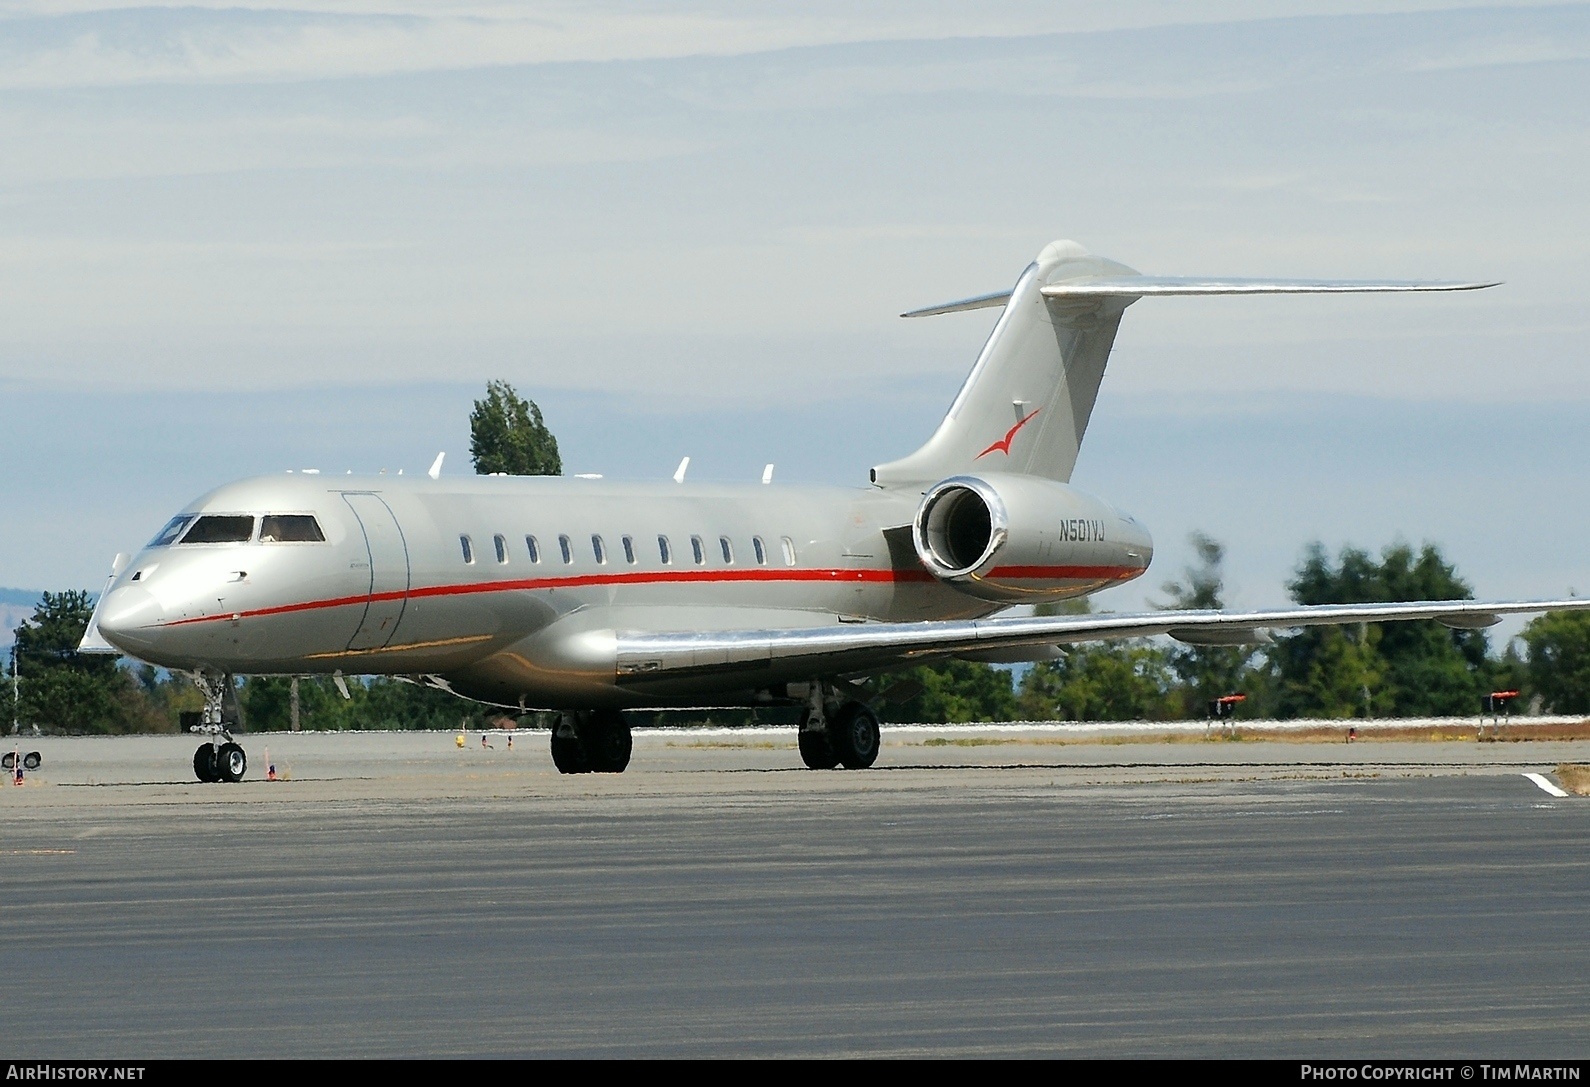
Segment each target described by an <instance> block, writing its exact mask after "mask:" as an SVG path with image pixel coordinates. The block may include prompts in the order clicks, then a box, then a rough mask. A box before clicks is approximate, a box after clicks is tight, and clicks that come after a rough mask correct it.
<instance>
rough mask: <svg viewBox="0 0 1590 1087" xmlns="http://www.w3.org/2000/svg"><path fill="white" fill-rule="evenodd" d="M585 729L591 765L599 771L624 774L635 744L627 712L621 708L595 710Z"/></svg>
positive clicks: (587, 756) (588, 757)
mask: <svg viewBox="0 0 1590 1087" xmlns="http://www.w3.org/2000/svg"><path fill="white" fill-rule="evenodd" d="M583 731H584V733H585V735H584V737H583V738H584V740H585V754H586V758H587V759H589V760H590V767H591V769H592V770H594V771H596V772H597V773H599V774H622V773H623V772H624V768H625V767H626V766H628V765H629V756H630V752H632V751H633V750H634V748H635V740H634V737H632V736H631V735H630V731H629V725H628V724H626V723H625V721H624V715H623V714H621V713H619V712H618V711H617V710H611V711H607V712H598V713H593V714H591V716H590V717H588V718H586V720H585V722H584V724H583Z"/></svg>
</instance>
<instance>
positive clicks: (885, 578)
mask: <svg viewBox="0 0 1590 1087" xmlns="http://www.w3.org/2000/svg"><path fill="white" fill-rule="evenodd" d="M1136 573H1138V571H1137V570H1136V569H1135V568H1133V567H1126V566H999V567H995V568H994V569H993V570H992V571H990V572H989V574H988V576H989V577H1012V578H1039V579H1044V580H1086V581H1099V580H1116V579H1121V578H1126V577H1130V576H1132V575H1133V574H1136ZM933 580H934V577H933V575H932V574H930V573H928V572H927V571H926V570H648V571H634V572H631V573H624V574H575V575H571V576H569V577H544V578H524V579H520V580H515V581H480V582H468V583H464V584H458V585H425V586H421V587H420V588H417V589H409V590H408V591H407V592H385V593H364V594H361V595H358V596H337V597H331V598H328V599H326V600H305V601H300V602H297V603H293V604H277V605H275V606H274V607H269V608H253V609H251V610H249V611H241V612H222V613H220V614H217V615H199V616H194V617H193V618H191V619H175V620H173V621H171V622H169V623H162V624H161V625H162V626H168V627H179V626H186V625H188V624H190V623H210V622H215V621H216V620H219V619H254V618H258V617H260V616H265V615H288V614H291V613H293V612H299V611H317V610H319V609H321V608H342V607H349V606H352V605H354V604H375V603H381V602H385V601H390V600H402V599H404V598H405V597H407V598H409V599H419V598H421V597H427V596H469V595H471V594H473V593H508V592H527V591H535V590H538V589H578V588H589V587H593V586H602V585H693V584H704V583H717V584H721V583H724V582H731V583H732V582H750V583H756V584H773V583H784V582H828V583H840V584H844V583H850V582H864V583H873V584H877V583H887V582H916V583H922V582H932V581H933Z"/></svg>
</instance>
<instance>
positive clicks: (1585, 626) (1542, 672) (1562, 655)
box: [1524, 611, 1590, 713]
mask: <svg viewBox="0 0 1590 1087" xmlns="http://www.w3.org/2000/svg"><path fill="white" fill-rule="evenodd" d="M1524 644H1525V645H1526V646H1528V647H1529V663H1528V665H1527V668H1528V676H1529V687H1530V690H1531V693H1533V694H1538V695H1539V696H1540V698H1541V701H1542V702H1544V703H1545V705H1546V706H1547V707H1548V708H1550V709H1551V710H1552V711H1553V712H1554V713H1590V612H1584V611H1559V612H1553V613H1548V614H1546V615H1542V616H1541V617H1540V618H1538V619H1535V620H1532V621H1531V622H1530V624H1529V625H1528V626H1526V627H1525V628H1524Z"/></svg>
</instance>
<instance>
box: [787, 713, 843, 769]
mask: <svg viewBox="0 0 1590 1087" xmlns="http://www.w3.org/2000/svg"><path fill="white" fill-rule="evenodd" d="M796 736H797V740H796V742H797V743H798V744H799V745H800V749H801V762H804V763H805V764H806V769H808V770H832V769H833V768H834V767H836V766H838V765H839V756H838V755H836V754H835V753H834V745H833V744H832V743H830V742H829V740H828V733H827V732H825V731H822V730H820V729H808V728H807V727H806V722H805V720H802V721H801V725H800V732H798V733H797V734H796Z"/></svg>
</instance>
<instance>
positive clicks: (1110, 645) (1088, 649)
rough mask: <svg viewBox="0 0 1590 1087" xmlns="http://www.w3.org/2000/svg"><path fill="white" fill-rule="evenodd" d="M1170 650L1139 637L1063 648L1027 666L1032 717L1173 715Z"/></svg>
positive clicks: (1025, 685)
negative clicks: (1055, 656)
mask: <svg viewBox="0 0 1590 1087" xmlns="http://www.w3.org/2000/svg"><path fill="white" fill-rule="evenodd" d="M1175 678H1176V677H1175V672H1174V670H1173V669H1172V667H1171V661H1170V654H1169V653H1167V652H1166V651H1165V650H1164V649H1162V648H1160V647H1159V646H1157V645H1155V644H1154V643H1153V642H1150V641H1148V640H1146V639H1142V638H1133V639H1127V640H1123V641H1117V642H1085V643H1081V644H1078V645H1073V646H1068V647H1067V648H1066V651H1065V656H1064V657H1061V658H1060V659H1059V660H1052V661H1042V662H1040V663H1038V664H1035V665H1033V666H1032V669H1031V670H1030V671H1029V672H1028V673H1027V675H1026V677H1025V678H1024V679H1023V680H1022V684H1021V698H1020V706H1021V712H1022V716H1023V717H1025V718H1027V719H1029V720H1033V721H1056V720H1058V721H1158V720H1165V719H1166V718H1170V717H1174V716H1175V715H1176V707H1177V702H1178V700H1177V699H1176V698H1175V697H1174V693H1173V688H1174V685H1175Z"/></svg>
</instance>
